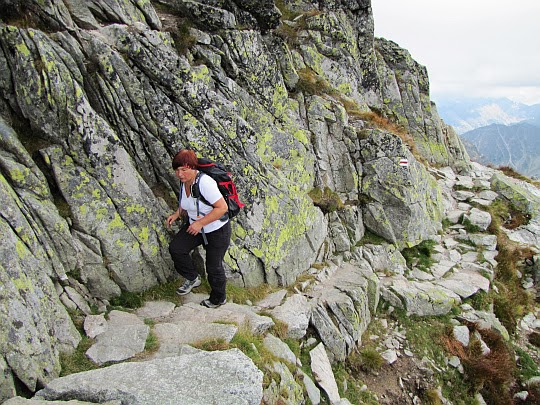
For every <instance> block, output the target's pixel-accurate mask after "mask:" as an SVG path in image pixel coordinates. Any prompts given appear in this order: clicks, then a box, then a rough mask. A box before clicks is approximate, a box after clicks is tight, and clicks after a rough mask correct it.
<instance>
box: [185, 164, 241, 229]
mask: <svg viewBox="0 0 540 405" xmlns="http://www.w3.org/2000/svg"><path fill="white" fill-rule="evenodd" d="M197 169H198V170H199V172H201V173H204V174H206V175H208V176H210V177H211V178H213V179H214V180H215V181H216V183H217V185H218V189H219V191H220V193H221V195H222V196H223V198H224V199H225V201H226V202H227V206H228V207H229V211H228V213H227V214H225V215H224V216H223V217H222V218H221V220H222V221H226V220H227V219H232V218H234V217H235V216H237V215H238V213H239V212H240V209H242V207H244V204H242V203H241V202H240V199H239V198H238V192H237V191H236V185H235V184H234V181H233V179H232V176H231V173H230V172H228V171H227V169H225V167H224V166H223V165H222V164H221V163H217V162H214V161H212V160H210V159H208V158H199V159H198V167H197ZM199 179H200V175H198V176H197V179H196V180H195V184H193V187H192V193H193V197H195V198H197V199H198V200H200V201H201V202H202V203H203V204H206V205H210V206H212V204H210V203H209V202H208V200H207V199H206V198H204V196H203V195H202V193H201V192H200V190H199Z"/></svg>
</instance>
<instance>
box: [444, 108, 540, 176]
mask: <svg viewBox="0 0 540 405" xmlns="http://www.w3.org/2000/svg"><path fill="white" fill-rule="evenodd" d="M437 110H438V112H439V115H440V116H441V117H442V118H443V120H444V122H446V123H447V124H449V125H452V126H453V127H454V129H455V130H456V132H457V133H458V134H460V136H461V138H462V139H463V143H464V144H465V147H466V148H467V152H468V153H469V156H470V157H471V159H473V160H475V161H477V162H480V163H482V164H485V165H487V164H492V165H494V166H510V167H512V168H514V169H515V170H517V171H518V172H520V173H522V174H524V175H526V176H529V177H535V178H540V104H535V105H532V106H529V105H526V104H521V103H516V102H513V101H511V100H508V99H461V100H457V99H452V100H451V99H443V100H440V101H438V102H437Z"/></svg>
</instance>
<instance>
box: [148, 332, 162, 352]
mask: <svg viewBox="0 0 540 405" xmlns="http://www.w3.org/2000/svg"><path fill="white" fill-rule="evenodd" d="M158 349H159V340H158V338H157V336H156V334H155V333H154V331H153V330H150V333H149V334H148V336H147V337H146V342H145V343H144V351H145V352H146V353H147V354H148V353H155V352H157V351H158Z"/></svg>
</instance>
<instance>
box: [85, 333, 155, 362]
mask: <svg viewBox="0 0 540 405" xmlns="http://www.w3.org/2000/svg"><path fill="white" fill-rule="evenodd" d="M149 333H150V327H149V326H147V325H125V326H116V327H114V326H113V327H109V328H108V329H107V330H106V331H105V332H103V333H102V334H100V335H98V336H97V337H96V343H94V344H93V345H92V346H91V347H90V349H88V350H87V351H86V355H87V356H88V358H89V359H90V360H92V361H93V362H94V363H96V364H105V363H108V362H110V361H122V360H127V359H130V358H132V357H134V356H136V355H137V354H139V353H142V352H143V351H144V346H145V344H146V338H147V337H148V334H149Z"/></svg>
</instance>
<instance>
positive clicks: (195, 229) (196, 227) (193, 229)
mask: <svg viewBox="0 0 540 405" xmlns="http://www.w3.org/2000/svg"><path fill="white" fill-rule="evenodd" d="M202 227H203V225H202V224H201V223H200V222H199V221H195V222H193V223H192V224H191V225H189V227H188V229H187V230H186V232H187V233H189V234H190V235H193V236H195V235H197V234H198V233H200V232H201V229H202Z"/></svg>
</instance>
